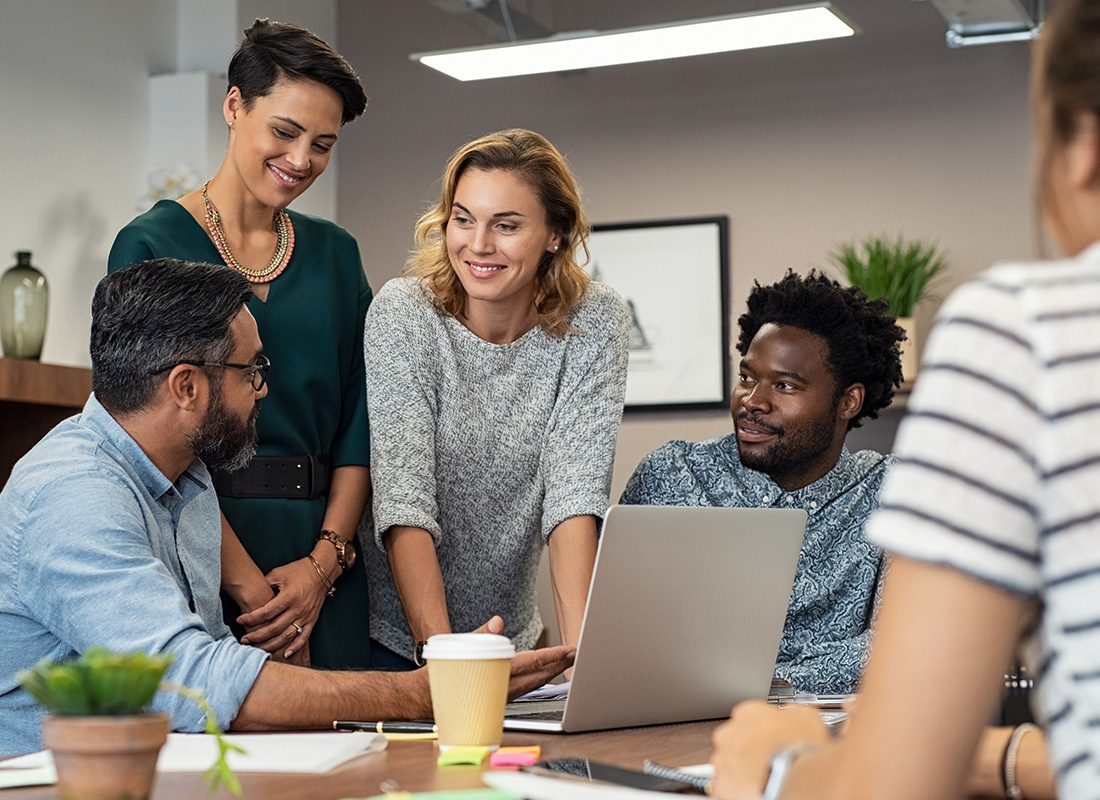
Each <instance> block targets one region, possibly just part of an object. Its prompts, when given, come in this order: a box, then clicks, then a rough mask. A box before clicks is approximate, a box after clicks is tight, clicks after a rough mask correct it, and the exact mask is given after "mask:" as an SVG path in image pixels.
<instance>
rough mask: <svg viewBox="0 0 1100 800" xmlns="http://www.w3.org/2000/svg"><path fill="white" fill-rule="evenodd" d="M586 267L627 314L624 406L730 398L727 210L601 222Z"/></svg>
mask: <svg viewBox="0 0 1100 800" xmlns="http://www.w3.org/2000/svg"><path fill="white" fill-rule="evenodd" d="M589 250H590V253H591V258H590V260H589V263H588V272H589V274H590V275H591V276H592V277H593V278H594V279H595V280H599V281H602V282H604V283H607V284H608V285H609V286H611V287H612V288H614V289H615V290H616V291H617V292H618V293H619V294H620V295H621V296H622V298H623V299H624V300H625V301H626V302H627V305H628V307H629V308H630V312H631V317H632V324H633V327H632V330H631V351H630V367H629V370H628V374H627V388H626V411H628V412H651V411H686V410H703V409H720V408H726V407H728V405H729V395H730V357H729V347H730V341H729V337H730V319H729V217H726V216H714V217H690V218H683V219H658V220H645V221H639V222H618V223H612V224H599V225H594V226H593V227H592V236H591V237H590V239H589Z"/></svg>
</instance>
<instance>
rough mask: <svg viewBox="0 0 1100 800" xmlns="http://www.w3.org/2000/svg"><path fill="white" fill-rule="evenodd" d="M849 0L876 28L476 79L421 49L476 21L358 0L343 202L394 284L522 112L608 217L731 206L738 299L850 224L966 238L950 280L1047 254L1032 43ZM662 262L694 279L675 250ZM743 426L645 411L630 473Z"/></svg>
mask: <svg viewBox="0 0 1100 800" xmlns="http://www.w3.org/2000/svg"><path fill="white" fill-rule="evenodd" d="M520 5H521V6H522V4H520ZM835 5H837V6H838V7H839V8H841V9H842V10H843V11H844V12H845V13H846V14H847V15H848V16H849V17H850V18H851V19H853V20H854V21H855V22H856V23H857V24H858V25H859V26H860V27H861V28H862V30H863V33H862V35H860V36H858V37H855V38H852V39H847V40H837V41H830V42H818V43H810V44H804V45H792V46H788V47H784V48H771V49H768V50H758V51H747V52H742V53H731V54H723V55H715V56H705V57H700V58H694V59H681V60H678V61H668V62H661V63H653V64H642V65H634V66H626V67H612V68H607V69H602V70H591V71H589V72H587V73H581V74H572V75H549V76H532V77H528V78H516V79H504V80H494V81H483V82H476V83H460V82H457V81H454V80H452V79H450V78H447V77H445V76H442V75H439V74H437V73H434V72H432V71H430V70H428V69H427V68H425V67H422V66H420V65H418V64H415V63H412V62H409V61H408V54H409V53H410V52H416V51H423V50H431V49H443V48H450V47H459V46H463V45H466V44H472V43H477V42H479V41H481V39H480V35H479V34H478V33H476V31H474V29H473V28H470V27H468V26H466V25H465V24H463V23H461V22H460V21H458V20H457V19H456V18H454V17H451V16H449V15H447V14H445V13H443V12H439V11H437V10H435V9H433V8H430V7H427V4H426V3H415V4H414V3H410V2H407V0H374V1H373V2H369V3H363V2H352V1H351V0H343V2H341V3H340V4H339V7H338V8H339V37H340V38H339V45H340V48H341V50H342V51H343V52H344V54H345V55H347V56H348V58H349V59H350V60H351V61H352V63H353V64H355V66H356V67H357V68H358V69H359V71H360V73H361V75H362V76H363V79H364V81H365V83H366V85H367V90H368V94H369V95H370V97H371V104H370V105H369V106H368V109H367V114H366V117H365V118H364V119H363V120H362V121H360V122H358V123H356V124H355V125H354V126H352V127H351V128H349V129H348V131H346V132H345V135H344V140H343V141H342V142H341V145H340V149H341V151H342V152H341V158H342V162H341V181H340V189H339V221H340V222H341V224H343V225H344V226H345V227H347V228H349V229H350V230H351V231H352V232H353V233H354V234H356V236H357V237H358V239H359V242H360V245H361V247H362V250H363V257H364V262H365V264H366V266H367V272H368V275H369V277H370V278H371V281H372V283H373V285H375V286H376V287H377V286H378V285H380V284H381V283H382V282H384V281H385V280H386V279H387V278H389V277H391V276H394V275H396V274H397V273H398V271H399V269H400V267H401V263H402V261H403V259H404V255H405V253H406V250H407V248H408V247H409V244H410V241H411V232H412V224H413V221H414V219H415V217H416V216H417V214H418V212H420V211H421V210H422V209H423V207H424V205H425V204H426V203H427V202H428V201H429V200H430V199H431V198H432V197H433V196H434V195H435V193H436V192H437V191H438V185H437V184H436V183H435V181H437V179H438V176H439V173H440V171H441V169H442V165H443V163H444V161H445V160H446V158H447V156H448V155H449V153H450V152H451V151H452V150H453V149H454V148H455V147H457V146H458V145H460V144H461V143H463V142H464V141H466V140H467V139H469V138H472V137H474V136H476V135H479V134H481V133H484V132H487V131H491V130H496V129H499V128H503V127H510V126H523V127H530V128H533V129H536V130H539V131H541V132H542V133H544V134H546V135H547V136H549V137H550V138H551V139H552V140H553V141H554V142H555V143H556V144H557V145H558V146H559V147H560V148H561V149H562V150H564V151H565V152H566V153H567V154H568V156H569V158H570V160H571V162H572V164H573V166H574V168H575V171H576V172H577V174H578V176H579V178H580V181H581V184H582V185H583V187H584V189H585V192H586V195H587V201H588V209H589V212H590V215H591V217H592V219H593V220H594V221H597V222H620V221H628V220H643V219H655V218H663V217H684V216H699V215H711V214H728V215H729V217H730V219H731V223H732V224H731V250H730V252H731V269H732V281H731V313H732V314H733V315H734V316H735V317H736V315H738V314H740V313H741V312H742V310H743V305H744V298H745V297H746V295H747V293H748V291H749V289H750V288H751V286H752V283H753V281H754V280H755V279H759V280H761V281H764V282H768V281H772V280H776V279H778V278H779V277H781V275H782V273H783V271H784V270H785V269H787V268H788V267H793V268H795V269H798V270H804V269H807V268H809V267H810V266H812V265H821V264H822V263H823V262H824V256H825V254H826V253H827V252H828V250H829V249H830V248H831V247H832V246H833V245H834V244H835V243H836V242H837V241H838V240H841V239H846V238H850V237H853V236H859V235H865V234H872V233H882V232H886V233H897V232H901V233H904V234H905V235H907V236H913V237H929V238H935V239H936V240H938V241H939V242H940V243H941V244H942V245H943V247H945V248H946V249H947V251H948V252H949V254H950V257H951V263H952V274H951V279H950V281H949V283H950V285H955V284H957V283H958V282H959V281H960V280H962V279H963V278H965V277H967V276H969V275H972V274H974V273H975V272H977V271H978V270H980V269H982V268H984V267H986V266H988V265H989V264H990V263H991V262H993V261H995V260H997V259H1001V258H1007V257H1025V256H1029V255H1030V254H1031V253H1032V250H1033V245H1032V236H1031V233H1032V228H1031V222H1032V220H1031V211H1030V190H1029V152H1028V148H1029V136H1030V128H1029V122H1028V116H1027V64H1028V50H1027V47H1026V46H1024V45H1003V46H998V47H987V48H972V49H968V50H960V51H949V50H947V49H946V47H945V46H944V44H943V33H944V23H943V20H942V18H941V17H939V15H938V14H937V13H936V12H935V10H934V9H933V8H932V7H931V5H930V4H927V3H914V2H911V1H910V0H837V1H836V3H835ZM546 7H547V4H546V3H536V4H532V8H533V9H534V10H535V11H536V12H542V13H543V14H544V19H545V21H548V22H551V23H554V24H556V25H557V26H558V29H559V30H564V29H568V28H587V27H594V28H606V27H612V26H616V25H618V26H623V25H628V24H645V23H650V22H655V21H659V20H660V19H661V18H662V17H663V18H665V19H667V18H670V17H674V16H678V17H686V16H689V15H692V14H697V15H700V16H701V15H705V14H717V13H722V12H723V11H729V10H736V9H737V8H743V7H746V4H744V3H740V4H738V3H731V2H717V1H716V0H682V2H679V3H636V2H632V1H631V0H604V2H601V3H598V4H596V3H582V2H560V3H555V4H552V8H551V9H550V10H549V11H547V10H546ZM555 9H556V10H555ZM662 278H663V279H666V280H675V271H674V268H673V269H671V270H670V272H669V273H668V274H667V275H666V276H662ZM946 288H949V287H946ZM932 310H933V309H932V308H931V307H930V308H926V309H924V313H923V314H922V315H921V317H922V321H925V322H926V321H927V318H928V316H929V314H930V313H931V311H932ZM729 429H730V423H729V419H728V416H727V415H726V414H725V413H724V412H703V413H694V414H677V415H652V414H650V415H646V416H635V415H628V417H627V421H626V422H625V424H624V426H623V430H622V434H621V436H620V440H619V449H618V456H617V461H616V471H615V481H614V491H615V492H616V493H617V492H618V491H619V490H620V489H621V487H622V485H623V484H624V483H625V481H626V478H627V477H629V473H630V471H631V470H632V469H633V467H634V465H635V464H636V463H637V462H638V460H639V459H640V458H641V457H642V456H643V455H644V454H645V453H646V452H648V451H649V450H651V449H652V448H653V447H656V446H657V445H659V444H661V443H662V442H664V441H666V440H667V439H671V438H688V439H701V438H706V437H709V436H715V435H720V434H723V433H726V432H728V430H729Z"/></svg>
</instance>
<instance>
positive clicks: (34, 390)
mask: <svg viewBox="0 0 1100 800" xmlns="http://www.w3.org/2000/svg"><path fill="white" fill-rule="evenodd" d="M91 391H92V371H91V370H90V369H85V368H83V367H63V366H60V365H59V364H42V363H40V362H38V361H22V360H20V359H17V358H0V432H2V434H3V435H2V437H0V486H2V485H3V484H4V483H6V482H7V480H8V476H9V475H10V474H11V470H12V467H14V466H15V462H16V461H18V460H19V459H20V458H22V457H23V456H24V455H25V454H26V452H27V451H28V450H30V449H31V448H32V447H34V445H35V444H36V443H37V442H38V440H39V439H41V438H42V437H43V436H45V435H46V434H47V433H48V432H49V430H50V429H51V428H52V427H53V426H54V425H56V424H57V423H59V422H61V421H62V420H63V419H65V418H66V417H71V416H72V415H73V414H77V413H79V412H80V410H81V409H82V408H83V407H84V403H85V401H87V399H88V395H89V394H91Z"/></svg>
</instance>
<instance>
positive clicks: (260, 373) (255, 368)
mask: <svg viewBox="0 0 1100 800" xmlns="http://www.w3.org/2000/svg"><path fill="white" fill-rule="evenodd" d="M180 364H190V365H191V366H192V367H222V368H224V369H239V370H243V371H244V372H247V373H248V374H249V377H250V378H251V379H252V388H253V389H254V390H255V391H257V392H258V391H260V390H261V389H263V388H264V385H265V384H266V383H267V372H268V370H270V369H271V359H270V358H268V357H267V356H260V357H259V358H257V359H256V363H255V364H232V363H230V362H228V361H197V360H193V359H187V358H184V359H180V360H179V361H176V362H175V363H173V364H168V365H167V366H164V367H159V368H157V369H151V370H149V374H150V375H159V374H160V373H162V372H167V371H168V370H170V369H174V368H176V367H178V366H179V365H180Z"/></svg>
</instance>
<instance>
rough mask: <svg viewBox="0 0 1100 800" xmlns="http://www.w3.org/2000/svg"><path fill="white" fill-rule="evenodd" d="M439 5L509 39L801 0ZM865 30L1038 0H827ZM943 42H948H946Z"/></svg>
mask: <svg viewBox="0 0 1100 800" xmlns="http://www.w3.org/2000/svg"><path fill="white" fill-rule="evenodd" d="M420 1H421V2H422V3H424V4H426V5H428V6H430V7H431V8H432V9H433V10H434V11H435V12H436V13H439V14H449V15H451V16H452V17H453V18H454V19H456V20H461V21H462V22H463V23H464V24H465V25H466V26H469V27H472V28H474V29H476V30H477V31H479V32H480V33H481V34H482V35H483V36H484V37H485V42H494V41H507V40H508V38H509V29H508V22H509V21H510V22H511V30H513V31H514V32H515V35H516V38H519V39H529V38H538V37H540V36H545V35H549V34H552V33H555V32H571V31H582V30H611V29H615V28H627V27H634V26H639V25H655V24H660V23H664V22H674V21H680V20H687V19H697V18H701V17H710V16H719V15H723V14H732V13H740V12H750V11H759V10H762V9H767V8H777V7H781V6H789V5H795V4H797V3H798V2H799V0H677V2H674V3H670V2H667V0H600V2H592V1H591V0H509V2H508V9H509V12H510V13H509V17H510V20H506V19H504V18H503V16H502V12H501V9H500V2H499V0H420ZM832 4H833V7H834V8H836V9H837V11H839V12H840V13H841V14H843V15H845V16H846V17H848V18H849V19H850V20H851V21H852V22H854V23H855V24H856V25H857V26H858V27H859V28H860V30H861V33H862V35H864V36H867V37H872V38H879V37H881V38H882V39H884V40H887V39H888V40H891V41H894V42H897V41H898V39H899V37H900V38H906V39H908V38H910V37H914V36H917V37H920V38H922V39H923V38H924V37H927V36H933V37H938V38H939V39H940V40H941V41H943V40H944V36H945V34H946V32H947V30H948V26H949V24H952V25H957V24H958V21H959V19H960V18H961V19H964V20H965V19H966V18H967V16H968V15H970V17H972V18H973V19H974V20H975V21H976V22H980V23H981V24H982V25H983V26H984V27H986V28H990V29H993V30H995V29H997V24H998V21H999V20H1004V21H1006V22H1016V21H1018V20H1019V19H1020V18H1021V16H1023V15H1024V14H1026V13H1031V14H1032V15H1035V14H1036V7H1037V6H1041V1H1040V0H931V1H930V0H832ZM944 46H946V44H945V45H944Z"/></svg>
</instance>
